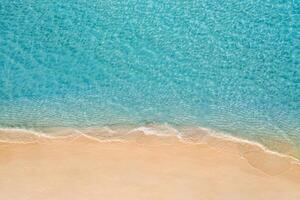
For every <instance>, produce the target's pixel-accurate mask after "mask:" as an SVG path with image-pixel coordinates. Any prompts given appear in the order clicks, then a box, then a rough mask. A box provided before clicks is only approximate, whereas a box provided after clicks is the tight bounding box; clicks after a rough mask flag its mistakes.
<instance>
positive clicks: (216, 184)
mask: <svg viewBox="0 0 300 200" xmlns="http://www.w3.org/2000/svg"><path fill="white" fill-rule="evenodd" d="M0 134H3V131H2V132H1V131H0ZM205 141H206V143H202V144H200V143H195V142H192V141H187V142H183V141H181V140H179V139H178V138H177V137H175V136H169V137H163V136H155V135H145V134H132V135H130V137H129V136H128V137H127V138H126V139H125V140H124V139H123V140H121V141H118V140H105V141H100V140H95V139H91V138H90V137H89V136H86V135H76V136H70V137H66V138H60V139H49V138H43V137H37V138H35V140H34V141H30V142H28V143H8V142H1V143H0V199H14V200H18V199H22V200H23V199H30V200H35V199H43V200H45V199H51V200H53V199H73V200H77V199H89V200H93V199H97V200H98V199H110V200H114V199H130V200H134V199H137V200H141V199H149V200H152V199H158V200H160V199H161V200H164V199H170V200H171V199H172V200H174V199H180V200H181V199H185V200H189V199H195V200H201V199H205V200H207V199H230V200H234V199H237V200H241V199H264V200H267V199H272V200H274V199H289V200H294V199H295V200H298V199H300V165H299V164H298V162H297V161H295V160H294V159H292V158H290V157H285V156H280V155H277V154H274V153H271V152H268V151H265V150H264V149H262V148H261V147H260V146H257V145H253V144H244V143H240V142H237V141H234V140H233V141H231V140H223V139H220V138H217V137H206V139H205Z"/></svg>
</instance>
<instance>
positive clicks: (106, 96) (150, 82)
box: [0, 0, 300, 146]
mask: <svg viewBox="0 0 300 200" xmlns="http://www.w3.org/2000/svg"><path fill="white" fill-rule="evenodd" d="M147 123H158V124H161V123H168V124H170V125H174V126H181V125H191V126H202V127H209V128H212V129H215V130H219V131H223V132H227V133H230V134H233V135H236V136H240V137H243V138H247V139H252V140H262V138H268V137H271V136H272V137H275V138H276V139H278V140H280V141H284V142H287V143H288V144H291V145H292V146H297V145H298V146H299V145H300V139H299V138H300V2H299V1H295V0H286V1H282V0H246V1H239V0H226V1H225V0H220V1H214V0H196V1H195V0H191V1H185V0H182V1H170V0H165V1H160V0H159V1H153V0H152V1H115V0H109V1H97V0H85V1H84V0H74V1H70V0H61V1H50V0H45V1H33V0H19V1H11V0H1V2H0V126H1V127H21V128H39V127H61V126H62V127H89V126H106V125H112V124H120V125H122V124H135V125H143V124H147Z"/></svg>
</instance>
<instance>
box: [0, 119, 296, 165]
mask: <svg viewBox="0 0 300 200" xmlns="http://www.w3.org/2000/svg"><path fill="white" fill-rule="evenodd" d="M192 129H196V130H198V131H200V132H201V133H202V134H203V133H204V134H206V136H204V137H207V136H208V137H212V138H216V139H220V140H223V141H229V142H233V143H238V144H248V145H251V146H254V147H258V148H259V149H261V150H262V151H264V152H265V153H268V154H272V155H276V156H279V157H283V158H289V159H291V160H292V161H293V163H294V164H299V165H300V160H299V159H298V158H296V157H294V156H291V155H287V154H283V153H280V152H277V151H274V150H271V149H269V148H267V147H266V146H264V145H263V144H261V143H258V142H255V141H250V140H247V139H243V138H239V137H235V136H232V135H230V134H228V133H223V132H220V131H215V130H213V129H210V128H205V127H199V126H198V127H192ZM57 130H59V132H67V133H68V134H62V135H60V134H57V135H51V134H50V133H49V132H44V131H36V130H33V129H24V128H0V143H8V144H30V143H38V142H39V140H40V139H47V140H59V139H71V140H76V139H77V138H79V137H81V136H83V137H86V138H88V139H90V140H93V141H98V142H126V136H128V135H131V134H143V135H145V136H158V137H172V136H173V137H174V136H175V137H176V138H177V139H178V141H180V142H183V143H195V144H206V142H205V139H204V140H199V141H196V142H195V141H190V140H188V137H186V136H185V133H183V132H182V131H181V130H178V129H176V128H174V127H172V126H170V125H168V124H163V125H151V126H139V127H134V128H128V127H126V128H125V130H123V128H119V129H117V130H114V129H112V128H110V127H107V126H104V127H97V128H83V129H75V128H60V129H57ZM95 130H97V131H98V132H99V131H100V132H106V133H108V135H104V137H97V134H96V135H93V134H91V133H93V131H95ZM120 130H123V131H122V132H120ZM54 132H55V131H54ZM116 133H118V134H116ZM3 134H6V137H3ZM10 134H14V135H10ZM19 134H21V135H22V136H23V137H20V138H18V137H17V136H18V135H19ZM121 134H125V135H121ZM115 135H118V137H120V136H125V137H121V138H114V137H113V136H115ZM24 136H25V137H24ZM23 139H24V140H23Z"/></svg>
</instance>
